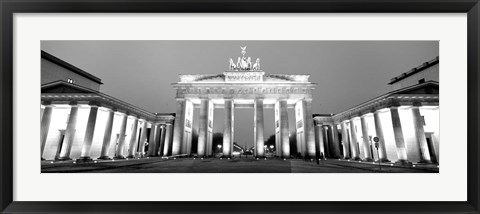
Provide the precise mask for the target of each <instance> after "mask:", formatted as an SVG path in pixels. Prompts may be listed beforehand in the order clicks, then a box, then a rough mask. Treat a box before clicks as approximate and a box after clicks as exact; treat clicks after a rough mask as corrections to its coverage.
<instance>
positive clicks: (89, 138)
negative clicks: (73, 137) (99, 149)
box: [77, 105, 98, 162]
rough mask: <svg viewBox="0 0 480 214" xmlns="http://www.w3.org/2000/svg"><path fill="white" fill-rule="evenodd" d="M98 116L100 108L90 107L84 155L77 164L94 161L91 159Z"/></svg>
mask: <svg viewBox="0 0 480 214" xmlns="http://www.w3.org/2000/svg"><path fill="white" fill-rule="evenodd" d="M97 114H98V106H96V105H90V114H89V115H88V121H87V129H86V130H85V137H84V138H83V146H82V154H81V155H80V158H79V159H77V162H79V161H80V162H88V161H92V158H91V157H90V150H91V148H92V142H93V134H94V132H95V124H96V121H97Z"/></svg>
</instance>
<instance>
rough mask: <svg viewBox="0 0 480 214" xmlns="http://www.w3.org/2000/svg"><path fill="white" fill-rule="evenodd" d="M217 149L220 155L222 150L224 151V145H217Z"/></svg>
mask: <svg viewBox="0 0 480 214" xmlns="http://www.w3.org/2000/svg"><path fill="white" fill-rule="evenodd" d="M217 148H218V153H220V152H221V151H222V150H221V149H222V145H220V144H218V145H217Z"/></svg>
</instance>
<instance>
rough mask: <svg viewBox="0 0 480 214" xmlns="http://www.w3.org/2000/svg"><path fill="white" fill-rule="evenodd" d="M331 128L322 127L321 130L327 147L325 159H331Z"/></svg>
mask: <svg viewBox="0 0 480 214" xmlns="http://www.w3.org/2000/svg"><path fill="white" fill-rule="evenodd" d="M329 129H330V127H328V126H327V127H325V126H323V125H322V127H321V130H322V134H323V137H324V141H323V145H324V146H325V157H330V138H328V130H329Z"/></svg>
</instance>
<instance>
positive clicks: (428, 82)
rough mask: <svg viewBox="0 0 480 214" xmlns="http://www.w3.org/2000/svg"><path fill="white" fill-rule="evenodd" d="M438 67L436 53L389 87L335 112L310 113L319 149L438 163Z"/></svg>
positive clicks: (370, 158) (345, 155) (337, 155)
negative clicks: (313, 114)
mask: <svg viewBox="0 0 480 214" xmlns="http://www.w3.org/2000/svg"><path fill="white" fill-rule="evenodd" d="M438 68H439V59H438V57H437V58H435V59H433V60H431V61H429V62H425V63H423V64H422V65H421V66H418V67H416V68H413V69H412V70H411V71H409V72H406V73H403V74H402V75H400V76H398V77H395V78H393V79H392V80H391V82H390V83H389V84H390V85H392V88H393V89H394V90H393V91H392V92H389V93H387V94H384V95H382V96H379V97H377V98H374V99H372V100H369V101H367V102H365V103H362V104H360V105H358V106H355V107H353V108H351V109H348V110H346V111H344V112H341V113H338V114H335V115H315V116H314V121H315V133H316V139H317V141H318V144H319V145H320V152H322V153H323V154H324V155H325V156H326V157H330V158H344V159H353V160H364V161H373V160H375V161H378V160H380V161H384V162H389V161H391V162H398V163H402V164H410V163H412V162H413V163H439V154H440V152H439V149H440V138H439V84H438V76H439V75H438V70H439V69H438ZM375 138H377V139H378V144H377V145H378V149H377V147H376V145H375Z"/></svg>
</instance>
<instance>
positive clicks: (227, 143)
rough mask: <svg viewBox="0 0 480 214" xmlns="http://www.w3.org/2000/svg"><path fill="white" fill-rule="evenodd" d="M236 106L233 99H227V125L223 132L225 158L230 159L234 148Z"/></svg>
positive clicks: (225, 124)
mask: <svg viewBox="0 0 480 214" xmlns="http://www.w3.org/2000/svg"><path fill="white" fill-rule="evenodd" d="M233 111H234V104H233V100H232V99H225V123H224V131H223V156H225V157H230V156H231V155H232V147H233V115H234V112H233Z"/></svg>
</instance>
